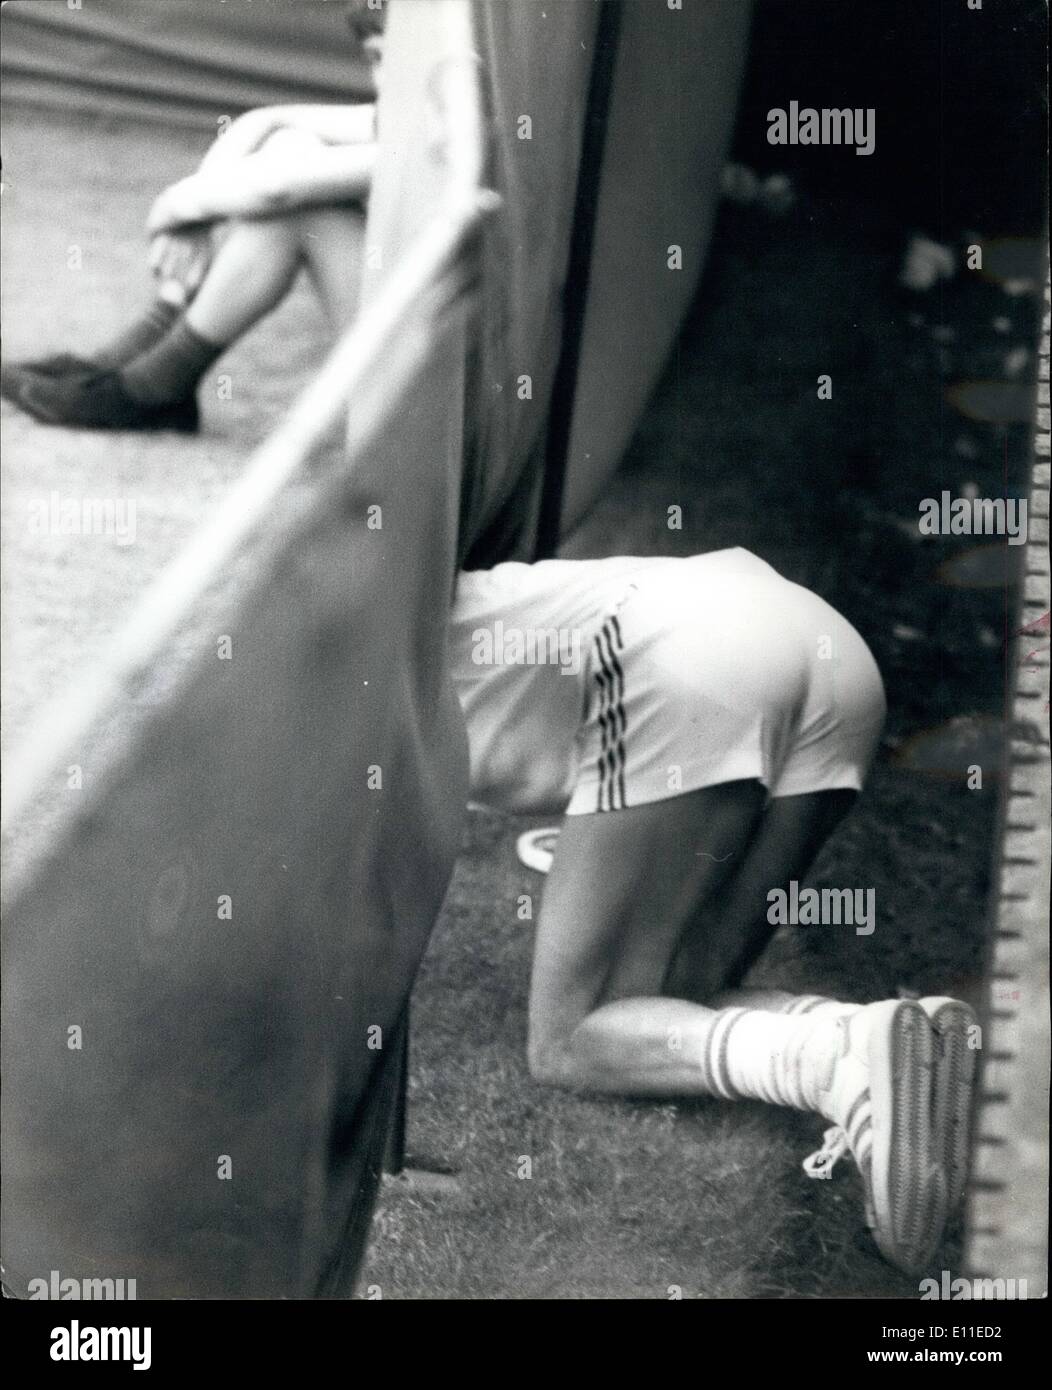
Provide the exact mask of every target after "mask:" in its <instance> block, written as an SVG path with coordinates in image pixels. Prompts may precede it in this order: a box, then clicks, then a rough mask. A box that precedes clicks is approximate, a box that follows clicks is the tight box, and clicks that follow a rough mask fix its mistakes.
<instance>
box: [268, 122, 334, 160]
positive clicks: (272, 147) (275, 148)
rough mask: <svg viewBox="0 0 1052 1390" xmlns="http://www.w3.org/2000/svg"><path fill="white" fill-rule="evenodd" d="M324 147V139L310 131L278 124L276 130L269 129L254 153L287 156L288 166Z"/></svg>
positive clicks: (279, 157) (277, 156)
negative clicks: (268, 132)
mask: <svg viewBox="0 0 1052 1390" xmlns="http://www.w3.org/2000/svg"><path fill="white" fill-rule="evenodd" d="M324 147H325V141H324V140H322V139H321V137H320V136H318V135H315V134H314V133H313V132H312V131H309V130H297V129H295V128H294V127H292V126H279V127H278V128H277V130H273V131H271V133H270V134H269V135H268V136H267V138H266V139H265V140H264V141H263V142H262V144H261V145H260V146H259V148H258V149H257V151H256V153H257V154H266V155H271V156H274V157H275V158H277V159H282V158H286V157H287V158H288V159H289V161H290V167H293V164H292V162H293V161H298V160H300V159H302V158H303V157H304V155H309V154H312V153H316V152H317V151H318V150H320V149H324ZM250 157H251V156H250Z"/></svg>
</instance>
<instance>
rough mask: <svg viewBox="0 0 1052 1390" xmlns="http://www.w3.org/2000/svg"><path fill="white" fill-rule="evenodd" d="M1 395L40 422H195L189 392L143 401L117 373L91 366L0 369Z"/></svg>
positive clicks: (130, 426)
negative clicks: (159, 401)
mask: <svg viewBox="0 0 1052 1390" xmlns="http://www.w3.org/2000/svg"><path fill="white" fill-rule="evenodd" d="M0 396H3V398H4V399H5V400H8V401H11V402H13V403H14V404H15V405H17V406H19V407H20V408H21V409H22V410H24V411H25V412H26V414H27V415H32V416H33V418H34V420H40V421H42V422H43V423H44V424H45V425H71V426H74V427H76V428H78V429H87V430H177V431H178V432H179V433H180V434H196V433H197V431H198V428H199V423H200V422H199V417H198V410H197V398H196V396H194V395H190V396H187V397H185V399H183V400H181V401H174V402H173V403H172V404H170V405H143V404H142V403H141V402H139V401H137V400H135V399H134V397H132V396H129V394H128V392H127V391H126V390H125V389H124V383H123V382H122V381H121V379H120V376H119V375H118V374H117V373H116V372H113V371H100V370H97V369H96V370H93V371H90V372H83V373H81V374H80V375H78V376H65V377H56V376H41V375H40V374H39V373H38V372H33V371H30V370H28V369H27V368H25V367H20V366H12V367H5V368H4V369H3V371H0Z"/></svg>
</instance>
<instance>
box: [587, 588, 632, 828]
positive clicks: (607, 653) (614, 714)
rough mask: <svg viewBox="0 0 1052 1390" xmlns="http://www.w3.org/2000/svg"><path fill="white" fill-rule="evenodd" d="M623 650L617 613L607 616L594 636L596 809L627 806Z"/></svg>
mask: <svg viewBox="0 0 1052 1390" xmlns="http://www.w3.org/2000/svg"><path fill="white" fill-rule="evenodd" d="M623 650H624V640H623V638H622V636H621V624H620V623H619V622H618V620H617V616H616V614H615V615H612V616H611V617H609V618H607V620H606V621H605V622H604V623H603V626H602V627H601V628H600V630H599V632H598V633H597V635H596V638H595V653H596V672H595V679H596V683H597V685H598V686H599V713H598V720H599V730H600V734H601V735H602V747H601V751H600V754H599V794H598V804H597V806H596V809H597V810H599V811H614V810H618V809H619V808H621V807H624V806H627V805H628V800H627V798H626V796H625V735H626V732H627V729H628V720H627V718H626V716H625V703H624V701H625V672H624V667H623V666H622V665H621V658H620V655H619V654H620V653H621V652H622V651H623Z"/></svg>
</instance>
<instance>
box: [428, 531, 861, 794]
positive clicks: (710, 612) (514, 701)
mask: <svg viewBox="0 0 1052 1390" xmlns="http://www.w3.org/2000/svg"><path fill="white" fill-rule="evenodd" d="M450 641H451V665H452V674H453V681H454V685H455V687H456V691H457V695H458V697H459V699H460V703H461V707H462V708H463V711H464V715H465V718H466V720H467V730H468V743H469V747H470V753H471V797H472V800H474V801H478V802H482V803H483V804H486V805H489V806H494V807H497V808H500V809H503V810H507V811H513V812H520V813H537V814H549V813H556V812H563V811H565V812H567V813H568V814H570V815H583V814H585V813H588V812H603V811H615V810H619V809H620V808H622V807H625V806H641V805H644V804H646V803H648V802H654V801H662V800H664V799H666V798H667V797H671V796H680V795H683V794H684V793H686V792H690V791H695V790H697V789H698V788H700V787H708V786H713V785H715V784H717V783H720V782H732V781H737V780H739V779H743V778H755V779H757V780H758V781H760V782H762V783H763V785H764V786H765V787H766V788H767V790H768V793H769V794H770V795H771V796H772V797H782V796H795V795H800V794H802V793H805V792H817V791H828V790H832V789H834V788H851V789H854V790H858V789H859V788H860V787H861V786H862V782H863V779H864V777H865V774H866V770H867V768H868V766H869V763H870V761H871V759H872V757H873V753H874V751H875V748H876V745H877V740H878V738H879V737H880V731H881V728H882V727H883V722H884V713H885V704H884V690H883V685H882V683H881V679H880V673H879V672H878V670H877V666H876V663H875V661H874V660H873V657H872V655H871V653H870V651H869V648H868V647H867V646H866V644H865V642H864V641H863V640H862V638H861V637H860V636H859V635H858V633H857V632H856V631H855V629H854V628H853V627H852V626H851V624H850V623H848V622H846V621H845V620H844V619H843V618H842V617H840V615H839V614H838V613H837V612H836V611H835V610H834V609H833V608H831V607H830V606H829V604H828V603H826V602H825V601H824V600H823V599H821V598H818V597H817V596H816V595H815V594H812V593H810V592H809V591H808V590H807V589H803V588H801V587H800V586H799V585H797V584H791V583H790V582H789V581H788V580H786V579H783V578H782V577H781V576H780V575H779V574H778V573H777V572H776V571H775V570H773V569H772V568H771V566H770V565H768V564H766V563H765V562H764V561H763V560H760V559H758V558H757V557H756V556H755V555H752V554H750V552H749V551H747V550H741V549H735V550H721V551H716V552H713V553H711V554H707V555H696V556H692V557H690V558H687V559H663V558H653V557H652V558H642V559H641V558H631V557H618V558H616V559H611V560H545V561H541V562H540V563H538V564H534V565H524V564H517V563H510V564H503V565H497V566H496V567H495V568H494V569H491V570H475V571H466V572H465V573H463V574H461V575H460V576H459V580H458V584H457V592H456V598H455V601H454V605H453V613H452V625H451V634H450Z"/></svg>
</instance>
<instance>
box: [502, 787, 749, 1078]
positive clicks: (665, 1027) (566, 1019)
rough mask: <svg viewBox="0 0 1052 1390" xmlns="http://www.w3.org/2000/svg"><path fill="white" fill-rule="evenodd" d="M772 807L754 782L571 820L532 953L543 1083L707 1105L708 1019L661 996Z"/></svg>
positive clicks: (537, 1067) (537, 1060)
mask: <svg viewBox="0 0 1052 1390" xmlns="http://www.w3.org/2000/svg"><path fill="white" fill-rule="evenodd" d="M764 796H765V793H764V789H763V787H762V786H761V785H760V783H759V782H752V781H745V782H729V783H725V784H723V785H721V786H716V787H705V788H703V789H701V790H700V791H695V792H691V793H689V794H687V795H684V796H678V797H673V798H671V799H669V800H668V801H662V802H656V803H653V804H650V805H645V806H637V807H630V808H628V809H626V810H622V811H616V812H611V813H607V814H594V815H585V816H571V817H568V818H567V820H566V823H565V825H564V827H563V830H562V834H561V835H560V837H559V846H558V849H557V850H556V854H555V861H554V863H553V865H552V872H551V874H550V876H549V879H548V883H547V885H546V887H545V894H544V904H543V907H542V910H541V918H540V922H539V924H538V928H537V943H536V947H535V950H534V962H533V979H532V983H531V989H530V1039H529V1056H530V1067H531V1070H532V1072H533V1074H534V1075H535V1076H536V1077H537V1078H538V1079H539V1080H542V1081H547V1082H550V1083H552V1084H555V1085H568V1086H581V1087H587V1088H590V1089H596V1090H603V1091H610V1092H614V1093H619V1094H633V1095H639V1094H649V1095H676V1094H679V1095H683V1094H703V1093H706V1087H705V1084H704V1079H703V1077H702V1075H701V1073H700V1072H699V1071H698V1068H697V1063H696V1062H695V1061H693V1058H694V1057H695V1055H696V1053H697V1050H698V1047H700V1043H701V1038H702V1035H703V1033H705V1032H706V1031H707V1030H708V1028H709V1026H710V1023H711V1019H712V1016H713V1015H712V1010H710V1009H705V1008H703V1007H701V1006H700V1005H698V1004H694V1003H689V1002H686V1001H683V1000H675V999H662V998H660V995H661V989H662V985H663V982H664V979H665V976H666V973H667V971H668V967H669V962H670V960H671V958H672V954H673V952H674V950H675V948H676V945H677V942H678V940H679V937H680V934H681V932H682V930H683V926H684V923H685V922H687V921H688V920H690V918H691V917H692V915H693V913H694V911H695V909H696V907H697V905H698V904H699V903H705V902H707V901H709V900H710V899H711V898H712V897H713V895H715V894H717V893H718V892H719V890H720V888H721V887H722V885H723V884H724V883H725V882H726V880H727V878H728V876H729V874H730V873H731V872H732V871H733V866H734V863H735V860H740V859H741V857H742V856H743V854H744V851H745V848H746V846H747V845H748V843H749V840H750V837H751V836H752V834H753V832H754V830H755V827H756V824H757V822H758V820H759V818H760V816H761V813H762V809H763V802H764ZM670 1029H671V1030H674V1031H673V1032H671V1033H670V1031H669V1030H670ZM679 1044H682V1049H681V1050H677V1047H678V1045H679ZM695 1044H697V1046H695Z"/></svg>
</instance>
